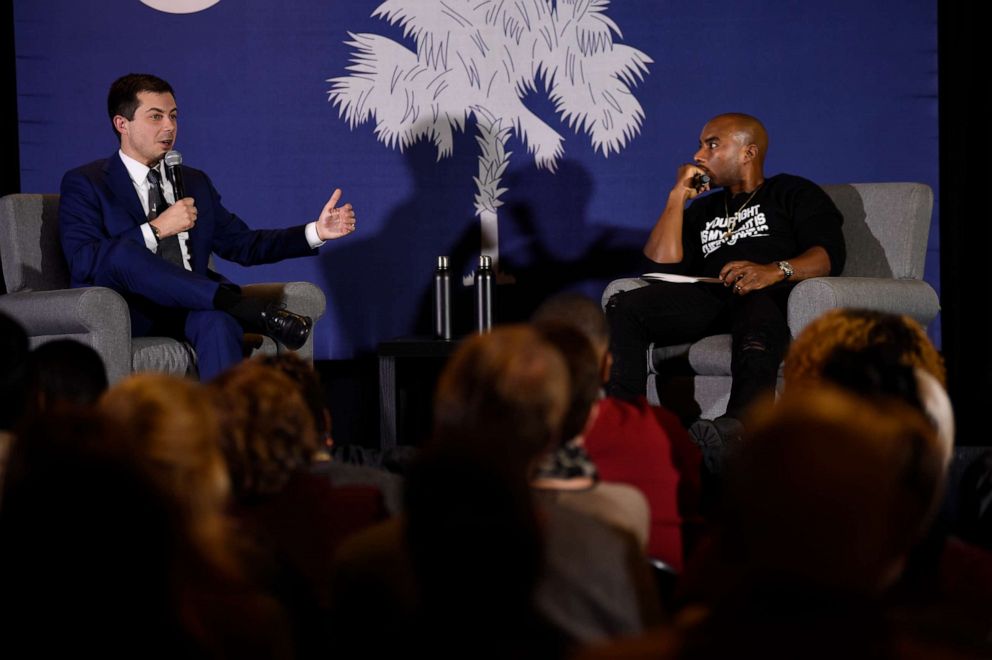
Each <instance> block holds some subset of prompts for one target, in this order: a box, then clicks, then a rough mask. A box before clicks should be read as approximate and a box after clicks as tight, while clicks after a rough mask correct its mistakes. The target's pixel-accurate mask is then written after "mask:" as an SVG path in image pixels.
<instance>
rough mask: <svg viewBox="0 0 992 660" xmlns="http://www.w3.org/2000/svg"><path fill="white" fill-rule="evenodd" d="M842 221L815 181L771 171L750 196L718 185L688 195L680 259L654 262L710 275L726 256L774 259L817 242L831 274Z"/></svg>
mask: <svg viewBox="0 0 992 660" xmlns="http://www.w3.org/2000/svg"><path fill="white" fill-rule="evenodd" d="M752 192H753V191H752ZM749 198H750V201H748V200H749ZM735 215H736V216H737V219H736V221H735V220H734V217H735ZM842 222H843V218H842V217H841V214H840V211H838V210H837V207H836V206H835V205H834V203H833V201H832V200H831V199H830V197H828V196H827V194H826V193H825V192H823V189H821V188H820V187H819V186H817V185H816V184H815V183H813V182H812V181H809V180H808V179H804V178H802V177H798V176H793V175H791V174H777V175H775V176H773V177H769V178H768V179H765V182H764V183H763V184H762V185H761V187H760V188H759V189H758V190H757V192H756V193H755V194H754V196H753V197H752V196H751V193H750V192H749V193H741V194H739V195H735V196H733V197H731V196H730V194H729V193H728V192H727V191H726V190H724V189H721V190H717V191H715V192H713V193H711V194H709V195H706V196H704V197H699V198H697V199H695V200H693V202H692V204H690V205H689V208H687V209H686V211H685V215H684V220H683V225H682V251H683V259H682V262H681V263H678V264H663V265H662V264H659V266H660V269H661V270H664V271H667V272H674V273H685V274H688V275H705V276H708V277H716V276H718V275H719V274H720V269H721V268H723V266H724V264H726V263H727V262H728V261H735V260H744V261H753V262H755V263H759V264H769V263H775V262H777V261H781V260H783V259H791V258H793V257H796V256H798V255H800V254H802V253H803V252H805V251H806V250H808V249H810V248H811V247H814V246H817V245H819V246H820V247H822V248H823V249H825V250H826V251H827V254H828V255H830V274H831V275H837V274H839V273H840V272H841V270H842V269H843V268H844V259H845V256H846V252H845V249H844V236H843V234H842V233H841V223H842ZM731 228H733V231H732V232H731V231H730V229H731Z"/></svg>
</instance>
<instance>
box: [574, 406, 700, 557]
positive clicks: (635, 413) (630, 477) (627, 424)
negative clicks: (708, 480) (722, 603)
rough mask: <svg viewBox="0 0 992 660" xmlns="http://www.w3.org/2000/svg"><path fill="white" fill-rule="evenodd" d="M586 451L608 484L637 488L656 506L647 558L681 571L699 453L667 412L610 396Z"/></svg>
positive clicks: (694, 506)
mask: <svg viewBox="0 0 992 660" xmlns="http://www.w3.org/2000/svg"><path fill="white" fill-rule="evenodd" d="M585 447H586V451H588V452H589V456H590V458H592V460H593V462H594V463H595V464H596V468H597V469H598V470H599V476H600V478H601V479H603V480H604V481H619V482H622V483H627V484H630V485H632V486H636V487H637V488H638V489H640V491H641V492H642V493H644V496H645V497H646V498H647V499H648V504H650V506H651V533H650V537H649V539H648V555H650V556H651V557H655V558H657V559H660V560H662V561H664V562H665V563H667V564H669V565H670V566H672V567H673V568H675V569H676V570H679V571H681V570H682V563H683V562H682V559H683V557H682V547H683V546H682V544H683V524H684V523H688V522H691V523H695V522H696V519H697V516H698V508H699V489H700V484H699V474H700V472H699V469H700V462H701V460H702V459H701V456H700V453H699V449H698V448H697V447H696V446H695V445H694V444H693V443H692V441H691V440H690V439H689V434H688V433H686V430H685V429H684V428H682V425H681V423H679V420H678V418H677V417H676V416H675V415H673V414H672V413H670V412H668V411H667V410H665V409H663V408H658V407H655V406H651V405H649V404H648V402H647V400H645V399H644V398H643V397H642V398H641V399H639V400H638V402H637V404H636V405H634V404H631V403H627V402H625V401H622V400H620V399H616V398H613V397H606V398H605V399H602V400H601V401H600V403H599V415H598V416H597V417H596V421H595V423H594V424H593V427H592V429H590V431H589V433H588V434H587V435H586V443H585Z"/></svg>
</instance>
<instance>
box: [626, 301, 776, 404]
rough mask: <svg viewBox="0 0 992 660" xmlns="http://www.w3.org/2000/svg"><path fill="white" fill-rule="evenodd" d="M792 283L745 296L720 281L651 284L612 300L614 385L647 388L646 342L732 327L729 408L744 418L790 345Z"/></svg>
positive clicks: (632, 391)
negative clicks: (745, 412)
mask: <svg viewBox="0 0 992 660" xmlns="http://www.w3.org/2000/svg"><path fill="white" fill-rule="evenodd" d="M792 287H793V285H792V284H788V285H784V286H783V285H775V286H772V287H769V288H767V289H763V290H761V291H756V292H753V293H749V294H747V295H744V296H737V295H734V293H733V291H732V290H731V289H730V288H729V287H724V286H723V285H720V284H675V283H670V282H652V283H651V284H649V285H647V286H645V287H641V288H640V289H633V290H631V291H625V292H623V293H619V294H617V295H615V296H613V298H611V299H610V301H609V304H608V305H607V307H606V316H607V319H608V320H609V323H610V331H611V333H612V337H611V350H612V352H613V359H614V362H613V372H612V374H611V377H610V383H609V385H608V386H607V389H608V391H609V393H610V394H612V395H614V396H619V397H621V398H628V399H629V398H631V397H635V396H638V395H643V394H644V393H645V392H644V388H645V384H646V382H647V373H648V372H647V368H648V363H647V357H646V354H647V349H648V345H649V344H651V343H654V344H656V345H659V346H668V345H672V344H684V343H689V342H693V341H696V340H698V339H701V338H703V337H706V336H708V335H714V334H722V333H726V332H729V333H730V334H731V336H732V337H733V354H732V357H731V363H730V373H731V376H732V377H733V385H732V386H731V390H730V401H729V403H728V404H727V415H728V416H730V417H737V418H739V417H740V416H741V414H742V413H743V411H744V409H745V408H747V406H748V404H750V403H751V402H752V401H754V399H755V398H756V397H757V396H759V395H760V394H762V393H764V392H766V391H769V390H773V389H774V388H775V382H776V379H777V377H778V366H779V364H780V363H781V361H782V358H783V356H784V355H785V349H786V347H787V346H788V344H789V339H790V335H789V327H788V324H787V323H786V304H787V302H788V298H789V292H790V291H791V290H792Z"/></svg>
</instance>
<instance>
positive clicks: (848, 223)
mask: <svg viewBox="0 0 992 660" xmlns="http://www.w3.org/2000/svg"><path fill="white" fill-rule="evenodd" d="M823 190H824V191H826V193H827V194H828V195H829V196H830V198H831V199H833V201H834V204H836V205H837V208H838V209H840V212H841V214H842V215H843V216H844V243H845V244H846V246H847V262H846V264H845V265H844V272H843V273H841V274H842V275H843V276H846V277H891V278H895V279H897V280H906V279H911V280H921V279H923V267H924V264H925V261H926V249H927V238H928V237H929V232H930V216H931V213H932V211H933V191H931V190H930V187H929V186H927V185H925V184H922V183H870V184H865V183H851V184H844V185H832V186H823Z"/></svg>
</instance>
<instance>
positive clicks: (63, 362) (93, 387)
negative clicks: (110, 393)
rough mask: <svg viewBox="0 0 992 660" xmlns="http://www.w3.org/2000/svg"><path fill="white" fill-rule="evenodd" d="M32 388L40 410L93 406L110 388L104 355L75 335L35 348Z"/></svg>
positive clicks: (35, 403) (32, 356)
mask: <svg viewBox="0 0 992 660" xmlns="http://www.w3.org/2000/svg"><path fill="white" fill-rule="evenodd" d="M29 362H30V365H31V387H30V389H31V392H32V395H33V397H34V405H35V406H36V408H37V410H39V411H45V410H50V409H52V408H54V407H56V406H62V405H70V406H90V405H93V404H94V403H96V402H97V400H98V399H99V398H100V395H102V394H103V393H104V391H105V390H106V389H107V370H106V368H105V367H104V364H103V358H101V357H100V354H99V353H97V352H96V351H95V350H93V348H91V347H90V346H87V345H86V344H83V343H81V342H78V341H76V340H74V339H57V340H55V341H50V342H48V343H45V344H42V345H41V346H39V347H38V348H36V349H34V350H33V351H31V357H30V361H29Z"/></svg>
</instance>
